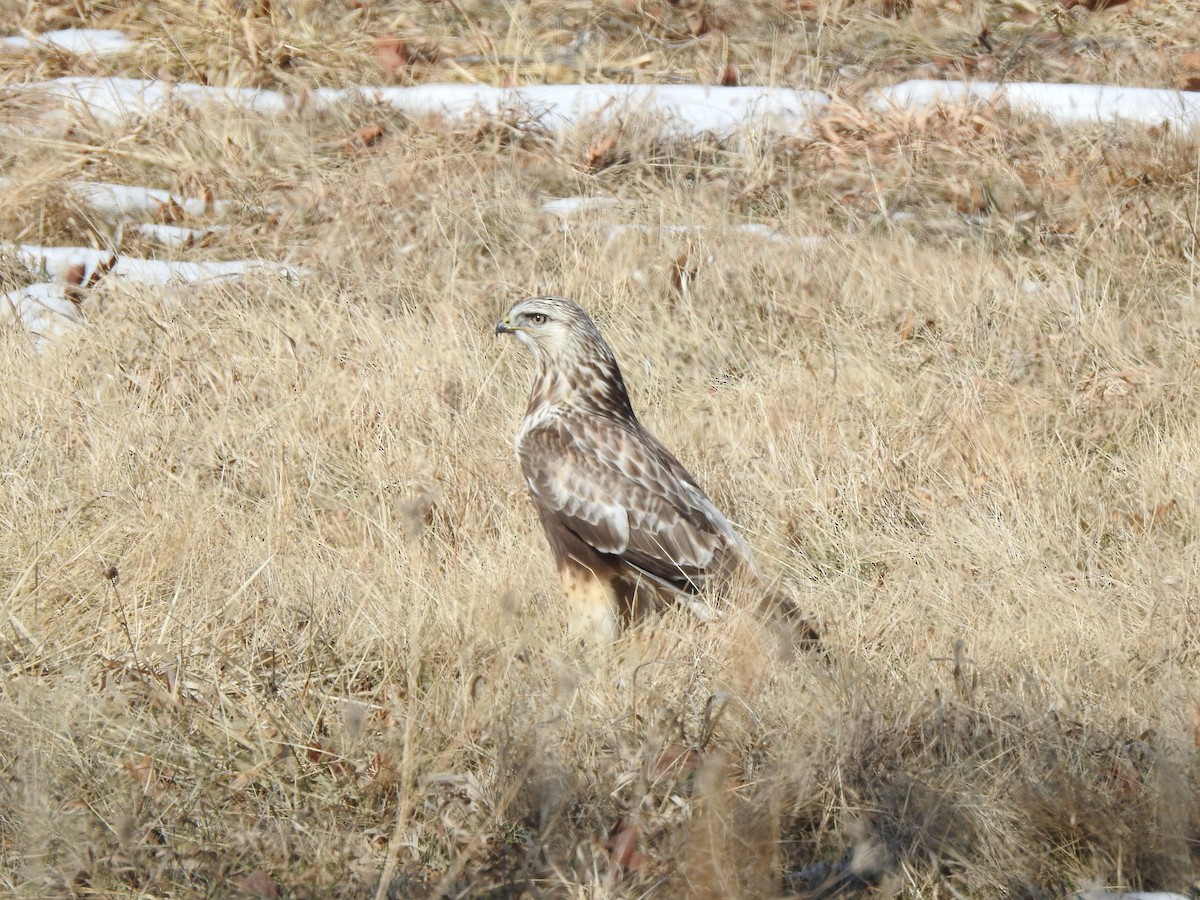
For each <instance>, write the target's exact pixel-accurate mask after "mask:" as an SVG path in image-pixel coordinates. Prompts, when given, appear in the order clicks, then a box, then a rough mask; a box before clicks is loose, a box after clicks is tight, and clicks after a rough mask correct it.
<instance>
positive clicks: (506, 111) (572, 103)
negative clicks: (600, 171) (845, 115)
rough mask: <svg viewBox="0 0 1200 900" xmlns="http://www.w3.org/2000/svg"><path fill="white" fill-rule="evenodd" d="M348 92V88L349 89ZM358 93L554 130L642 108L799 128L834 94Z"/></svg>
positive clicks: (663, 115)
mask: <svg viewBox="0 0 1200 900" xmlns="http://www.w3.org/2000/svg"><path fill="white" fill-rule="evenodd" d="M318 93H320V92H318ZM347 93H350V92H348V91H346V92H342V94H343V96H344V95H345V94H347ZM358 93H359V94H360V95H361V96H363V97H365V98H366V99H368V100H375V101H376V102H379V103H384V104H387V105H389V106H393V107H395V108H396V109H400V110H404V111H405V112H409V113H414V114H418V115H419V114H430V113H436V114H442V115H447V116H449V117H451V118H462V117H464V116H466V115H468V114H470V113H473V112H475V111H481V112H484V113H487V114H491V115H496V116H500V117H506V116H507V117H511V116H514V115H515V116H517V117H518V119H520V118H522V117H525V118H527V119H528V120H529V121H530V122H531V123H533V124H537V125H540V126H541V127H544V128H549V129H552V130H559V129H562V128H565V127H568V126H571V125H575V124H578V123H580V122H583V121H586V120H589V119H594V118H605V119H611V118H617V117H620V116H621V115H627V114H630V113H636V112H643V113H649V114H653V115H655V116H657V117H659V118H660V120H661V122H662V125H663V127H664V130H668V131H673V132H677V133H681V134H701V133H705V132H714V133H716V134H730V133H732V132H734V131H736V130H738V129H739V128H743V127H746V126H750V125H759V126H768V127H772V128H776V129H778V130H781V131H787V132H794V131H796V130H797V128H798V127H801V126H804V125H806V124H807V123H808V121H809V119H810V118H811V117H812V115H813V114H814V113H816V112H817V110H819V109H820V108H821V107H823V106H825V104H827V103H828V102H829V98H828V97H827V96H825V95H824V94H821V93H818V92H816V91H797V90H792V89H790V88H770V87H706V86H703V85H685V84H670V85H666V84H635V85H618V84H538V85H526V86H524V87H518V88H493V87H486V86H483V85H466V84H422V85H416V86H414V87H383V88H372V87H362V88H358Z"/></svg>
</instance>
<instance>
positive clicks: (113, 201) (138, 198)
mask: <svg viewBox="0 0 1200 900" xmlns="http://www.w3.org/2000/svg"><path fill="white" fill-rule="evenodd" d="M69 187H70V190H71V192H72V193H74V194H75V196H77V197H78V198H79V199H80V200H82V201H83V202H84V203H86V204H87V205H88V206H90V207H91V208H92V209H94V210H95V211H96V212H98V213H100V214H101V215H104V216H108V217H110V218H112V219H132V218H136V217H138V216H142V215H156V214H157V213H159V212H160V211H161V210H162V209H163V208H170V207H172V206H178V207H179V208H180V209H182V210H183V211H184V213H186V214H187V215H189V216H202V215H204V214H205V213H206V212H208V211H209V204H208V203H207V202H206V201H205V200H204V199H203V198H202V197H183V196H180V195H176V194H172V193H170V192H169V191H164V190H160V189H159V188H148V187H140V186H138V185H133V184H108V183H107V182H102V181H73V182H71V183H70V185H69ZM232 205H233V204H232V203H231V202H230V201H228V200H214V201H212V205H211V212H212V213H213V214H214V215H218V216H219V215H223V214H225V213H226V212H227V211H228V210H229V209H230V207H231V206H232Z"/></svg>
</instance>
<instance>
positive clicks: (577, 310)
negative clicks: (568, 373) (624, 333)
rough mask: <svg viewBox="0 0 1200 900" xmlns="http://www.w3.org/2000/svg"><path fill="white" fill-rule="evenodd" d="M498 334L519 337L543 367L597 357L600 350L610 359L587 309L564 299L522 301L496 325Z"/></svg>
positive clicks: (545, 298)
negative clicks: (548, 364) (586, 311)
mask: <svg viewBox="0 0 1200 900" xmlns="http://www.w3.org/2000/svg"><path fill="white" fill-rule="evenodd" d="M496 334H512V335H515V336H516V338H517V340H519V341H520V342H521V343H522V344H524V345H525V346H526V347H528V348H529V349H530V351H531V352H532V353H533V355H534V358H535V359H537V361H538V362H539V363H543V364H544V363H554V364H556V365H562V364H564V363H567V364H569V363H571V362H573V361H575V360H577V359H585V358H587V357H590V356H594V355H597V350H600V353H599V355H600V356H602V357H607V356H610V353H609V350H608V347H607V345H605V343H604V338H602V337H601V336H600V331H599V329H597V328H596V325H595V323H593V322H592V320H591V319H590V318H588V314H587V313H585V312H584V311H583V307H581V306H580V305H579V304H578V303H576V302H575V301H574V300H567V299H565V298H563V297H532V298H530V299H529V300H522V301H521V302H520V303H518V304H517V305H516V306H514V307H513V308H512V309H510V310H509V311H508V314H507V315H506V316H505V317H504V318H503V319H501V320H500V322H499V324H497V325H496ZM601 348H603V349H602V350H601Z"/></svg>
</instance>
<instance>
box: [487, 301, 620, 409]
mask: <svg viewBox="0 0 1200 900" xmlns="http://www.w3.org/2000/svg"><path fill="white" fill-rule="evenodd" d="M496 334H512V335H516V338H517V340H519V341H520V342H521V343H522V344H524V345H525V346H526V347H528V348H529V350H530V352H532V353H533V358H534V361H535V363H536V364H537V377H536V378H535V379H534V382H533V393H532V394H531V395H530V398H529V408H530V409H536V408H537V407H538V406H540V405H542V404H544V403H569V404H573V405H575V406H576V407H580V408H586V409H587V410H589V411H591V412H593V413H600V414H604V415H607V416H611V417H617V418H629V419H632V418H634V416H633V408H632V407H631V406H630V405H629V396H628V394H627V393H626V391H625V381H624V379H622V378H621V370H620V368H618V366H617V361H616V360H615V359H614V358H613V355H612V351H611V350H609V349H608V344H606V343H605V342H604V338H603V337H601V336H600V330H599V329H598V328H597V327H596V324H595V323H594V322H593V321H592V320H591V319H590V318H588V314H587V313H585V312H584V311H583V307H581V306H580V305H579V304H578V303H576V302H575V301H574V300H565V299H563V298H562V297H533V298H531V299H529V300H522V301H521V302H520V303H518V304H517V305H516V306H514V307H513V308H512V309H510V310H509V311H508V315H506V316H505V317H504V318H503V319H501V320H500V322H499V324H498V325H496Z"/></svg>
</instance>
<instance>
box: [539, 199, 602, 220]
mask: <svg viewBox="0 0 1200 900" xmlns="http://www.w3.org/2000/svg"><path fill="white" fill-rule="evenodd" d="M620 205H621V201H620V200H618V199H617V198H616V197H558V198H556V199H554V200H547V201H546V202H545V203H543V204H542V205H541V206H539V207H538V211H539V212H544V213H548V214H549V215H552V216H562V217H564V218H565V217H567V216H573V215H575V214H576V213H583V212H590V211H591V210H594V209H612V208H613V207H615V206H620Z"/></svg>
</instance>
